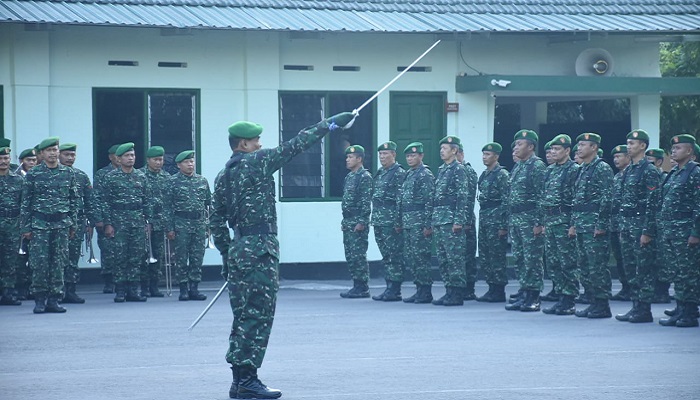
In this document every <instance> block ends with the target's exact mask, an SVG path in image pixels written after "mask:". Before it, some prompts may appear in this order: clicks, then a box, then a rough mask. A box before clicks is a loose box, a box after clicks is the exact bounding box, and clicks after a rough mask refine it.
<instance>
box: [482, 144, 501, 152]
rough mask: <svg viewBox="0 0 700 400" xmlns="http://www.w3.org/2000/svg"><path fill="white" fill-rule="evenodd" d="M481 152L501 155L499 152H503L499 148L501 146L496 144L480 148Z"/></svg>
mask: <svg viewBox="0 0 700 400" xmlns="http://www.w3.org/2000/svg"><path fill="white" fill-rule="evenodd" d="M481 151H492V152H494V153H498V154H501V152H502V151H503V147H501V145H500V144H498V143H496V142H492V143H487V144H486V145H485V146H484V147H482V148H481Z"/></svg>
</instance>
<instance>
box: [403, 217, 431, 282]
mask: <svg viewBox="0 0 700 400" xmlns="http://www.w3.org/2000/svg"><path fill="white" fill-rule="evenodd" d="M403 238H404V249H405V250H404V253H405V260H406V268H407V269H408V270H409V271H410V272H411V274H413V283H415V284H416V285H419V286H430V285H432V284H433V276H432V273H431V269H432V268H431V254H430V253H431V246H432V238H431V237H430V236H428V237H425V235H423V228H406V229H404V230H403Z"/></svg>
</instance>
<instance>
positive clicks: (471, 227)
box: [457, 143, 479, 301]
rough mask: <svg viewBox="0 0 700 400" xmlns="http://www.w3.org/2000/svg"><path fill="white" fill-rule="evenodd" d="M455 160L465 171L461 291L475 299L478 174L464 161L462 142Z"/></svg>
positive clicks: (467, 299) (468, 298) (467, 298)
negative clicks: (463, 272)
mask: <svg viewBox="0 0 700 400" xmlns="http://www.w3.org/2000/svg"><path fill="white" fill-rule="evenodd" d="M457 161H459V163H460V164H462V166H463V167H464V170H465V172H466V173H467V182H466V185H467V204H466V210H465V211H466V213H467V222H466V224H465V225H464V226H463V227H462V231H464V236H465V244H464V257H465V264H464V271H465V274H466V279H467V286H466V288H465V289H464V292H463V293H462V295H463V297H464V300H465V301H469V300H476V293H475V292H474V285H475V284H476V276H477V271H476V214H475V213H474V204H475V203H476V186H477V181H478V180H479V176H478V175H477V174H476V171H474V168H472V165H471V164H469V162H468V161H464V147H463V146H462V143H460V144H459V150H458V151H457Z"/></svg>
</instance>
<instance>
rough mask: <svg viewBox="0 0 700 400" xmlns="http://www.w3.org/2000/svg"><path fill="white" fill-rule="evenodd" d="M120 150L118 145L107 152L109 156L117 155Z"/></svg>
mask: <svg viewBox="0 0 700 400" xmlns="http://www.w3.org/2000/svg"><path fill="white" fill-rule="evenodd" d="M118 148H119V145H118V144H115V145H112V147H110V148H109V150H107V153H109V154H115V153H116V152H117V149H118Z"/></svg>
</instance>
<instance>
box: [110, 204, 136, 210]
mask: <svg viewBox="0 0 700 400" xmlns="http://www.w3.org/2000/svg"><path fill="white" fill-rule="evenodd" d="M112 210H117V211H136V210H143V204H112Z"/></svg>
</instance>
